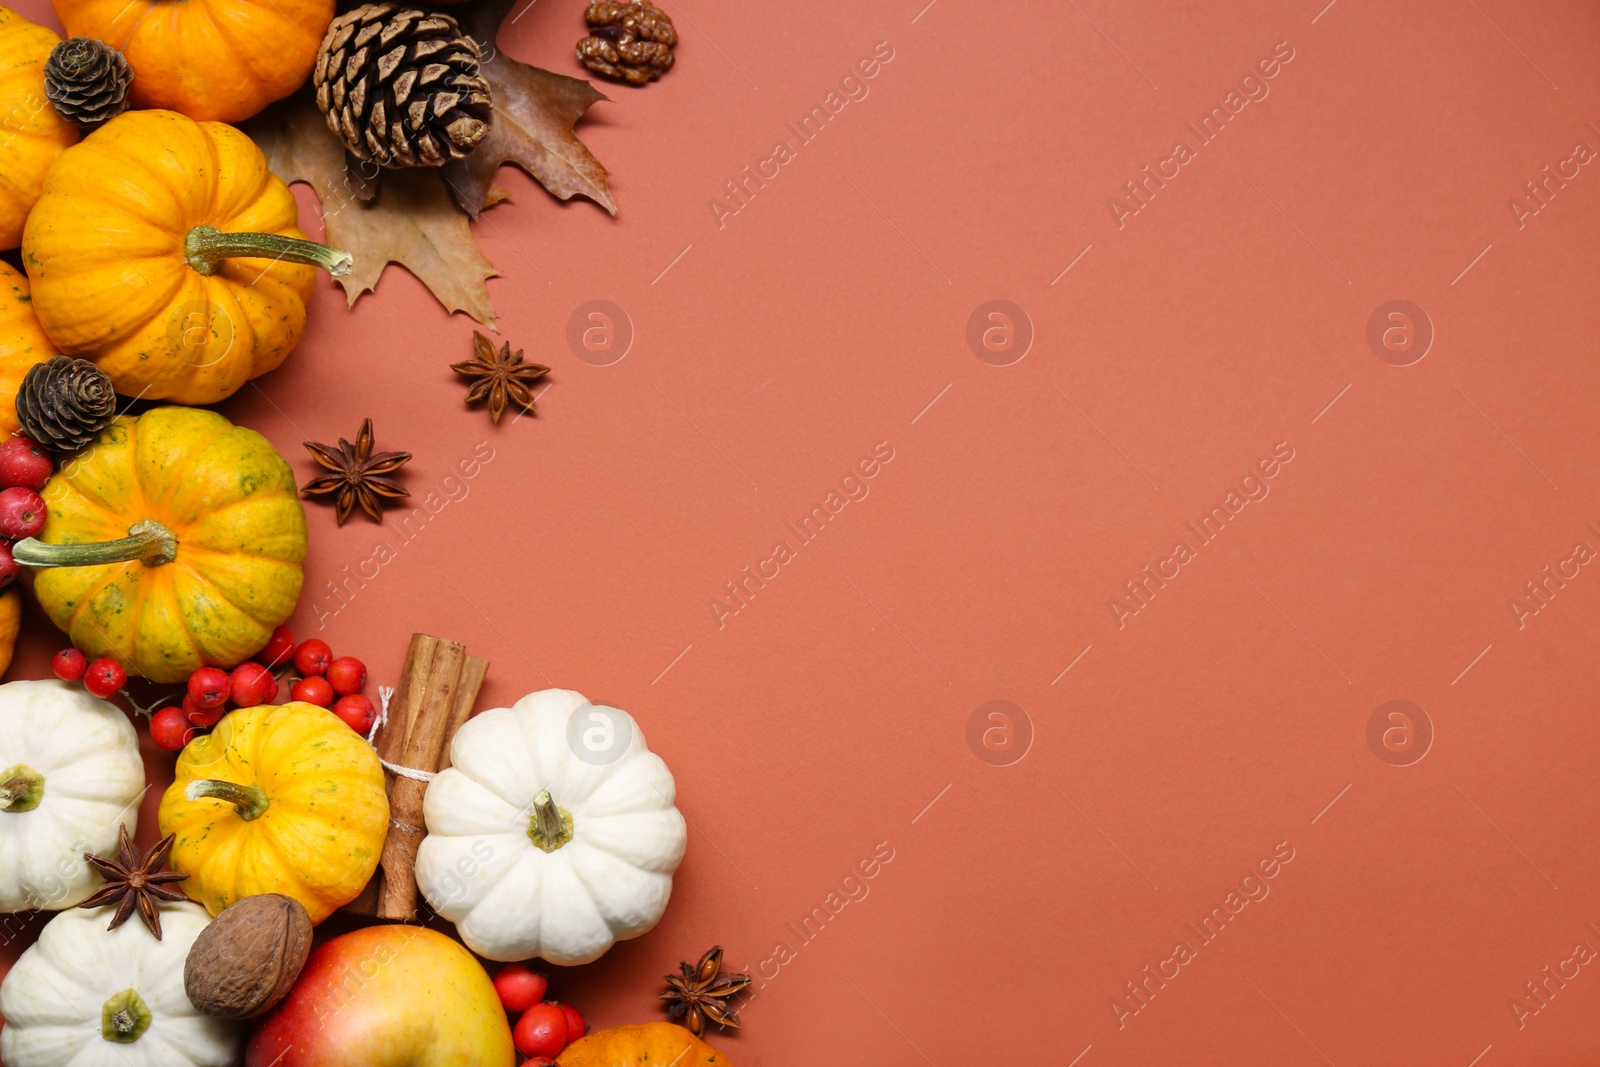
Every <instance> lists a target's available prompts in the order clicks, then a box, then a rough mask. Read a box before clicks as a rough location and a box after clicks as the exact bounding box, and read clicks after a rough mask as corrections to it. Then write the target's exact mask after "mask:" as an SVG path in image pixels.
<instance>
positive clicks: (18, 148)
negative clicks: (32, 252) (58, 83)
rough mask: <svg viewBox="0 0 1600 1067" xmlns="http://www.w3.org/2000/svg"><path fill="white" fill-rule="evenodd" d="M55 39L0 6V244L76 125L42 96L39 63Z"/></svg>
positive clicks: (9, 238) (12, 237) (18, 223)
mask: <svg viewBox="0 0 1600 1067" xmlns="http://www.w3.org/2000/svg"><path fill="white" fill-rule="evenodd" d="M60 42H61V38H59V37H57V36H56V35H55V34H53V33H51V32H50V31H49V30H47V29H45V28H44V27H43V26H35V25H34V24H33V23H31V22H29V21H28V20H27V19H25V18H23V17H22V16H21V15H19V14H17V13H16V12H15V11H13V10H11V9H10V8H9V7H0V248H15V247H17V244H18V242H20V241H21V240H22V223H23V222H24V221H25V220H26V219H27V217H28V209H29V208H31V207H33V202H34V201H35V200H38V199H39V189H40V187H41V186H42V185H43V184H44V173H45V171H47V170H49V169H50V164H52V163H54V162H55V161H56V157H57V156H59V155H60V154H61V152H62V150H63V149H65V148H67V147H68V146H69V145H74V144H77V143H78V128H77V127H76V126H74V125H73V124H72V123H70V122H68V121H67V120H66V119H64V118H62V117H61V116H60V115H58V114H56V109H55V108H53V107H51V106H50V101H48V100H46V99H45V95H44V64H45V60H47V59H49V58H50V49H52V48H54V47H55V46H56V45H57V44H59V43H60Z"/></svg>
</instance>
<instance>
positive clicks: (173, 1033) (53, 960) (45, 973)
mask: <svg viewBox="0 0 1600 1067" xmlns="http://www.w3.org/2000/svg"><path fill="white" fill-rule="evenodd" d="M210 921H211V919H210V917H209V916H208V915H206V909H204V908H202V907H201V906H200V905H198V904H190V903H183V904H162V905H161V931H162V939H161V940H160V941H157V940H156V939H155V938H154V937H153V936H151V933H150V931H149V930H147V929H145V926H144V924H143V923H141V922H139V921H138V920H137V919H134V920H133V921H132V922H126V923H123V924H122V925H121V926H119V927H117V928H116V929H115V930H107V929H106V923H108V922H110V912H109V911H108V910H107V909H104V908H101V909H97V910H94V911H64V912H62V913H61V914H60V915H57V916H56V917H55V918H54V919H51V920H50V922H49V923H47V924H46V925H45V928H44V929H43V930H42V931H40V933H39V940H38V941H36V942H35V943H34V944H33V945H31V946H29V948H28V950H27V951H26V952H24V953H23V954H22V956H21V958H19V959H18V960H17V962H16V963H14V964H12V966H11V970H10V972H8V973H7V974H6V978H5V981H4V982H0V1014H4V1015H5V1019H6V1025H5V1029H3V1030H0V1060H3V1061H4V1062H5V1064H6V1067H64V1065H66V1064H71V1067H227V1065H229V1064H231V1063H233V1062H234V1061H235V1059H237V1058H238V1055H239V1032H238V1029H237V1028H236V1026H235V1024H233V1023H231V1022H228V1021H226V1020H224V1019H213V1018H211V1017H210V1016H208V1015H202V1014H200V1011H199V1009H198V1008H196V1007H195V1006H194V1005H193V1004H191V1003H189V997H188V995H187V994H185V993H184V991H183V963H184V959H185V958H186V957H187V956H188V955H189V947H190V946H191V945H193V944H194V940H195V938H197V937H199V936H200V931H201V930H204V929H205V928H206V924H207V923H209V922H210Z"/></svg>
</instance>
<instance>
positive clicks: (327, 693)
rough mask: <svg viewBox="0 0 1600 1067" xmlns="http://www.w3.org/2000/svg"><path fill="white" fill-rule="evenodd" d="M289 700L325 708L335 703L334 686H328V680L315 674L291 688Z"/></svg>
mask: <svg viewBox="0 0 1600 1067" xmlns="http://www.w3.org/2000/svg"><path fill="white" fill-rule="evenodd" d="M289 699H290V700H303V701H305V702H306V703H307V704H315V705H316V706H317V707H319V708H325V707H327V706H328V705H329V704H332V703H333V686H331V685H329V684H328V680H327V679H326V678H318V677H317V676H316V675H314V674H313V675H312V676H311V677H309V678H302V679H300V680H299V681H298V682H296V683H294V685H292V686H290V687H289Z"/></svg>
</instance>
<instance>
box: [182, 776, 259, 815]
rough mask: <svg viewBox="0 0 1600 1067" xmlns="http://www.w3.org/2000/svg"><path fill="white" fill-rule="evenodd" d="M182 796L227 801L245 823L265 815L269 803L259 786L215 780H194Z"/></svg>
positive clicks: (193, 798) (192, 798)
mask: <svg viewBox="0 0 1600 1067" xmlns="http://www.w3.org/2000/svg"><path fill="white" fill-rule="evenodd" d="M183 795H184V796H185V797H187V798H188V799H190V800H199V799H200V798H201V797H209V798H211V799H212V800H223V801H227V802H228V803H229V804H232V805H233V810H234V811H236V812H238V813H239V818H241V819H243V820H244V821H245V822H250V821H251V820H252V819H259V818H261V816H263V815H265V814H266V813H267V805H268V804H269V803H271V802H270V801H269V800H267V794H266V790H264V789H262V788H261V787H260V786H259V785H239V784H238V783H237V782H223V781H218V780H217V779H215V778H197V779H195V780H194V781H192V782H190V783H189V785H188V788H186V789H185V790H184V791H183Z"/></svg>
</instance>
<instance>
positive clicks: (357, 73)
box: [311, 3, 494, 167]
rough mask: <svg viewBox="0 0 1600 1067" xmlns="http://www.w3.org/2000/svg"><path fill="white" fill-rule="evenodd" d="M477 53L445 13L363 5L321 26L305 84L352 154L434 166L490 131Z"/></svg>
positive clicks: (388, 163) (383, 162) (489, 105)
mask: <svg viewBox="0 0 1600 1067" xmlns="http://www.w3.org/2000/svg"><path fill="white" fill-rule="evenodd" d="M481 58H482V57H481V54H480V52H479V51H478V42H476V41H474V40H473V39H472V38H471V37H469V36H467V35H465V34H463V33H462V32H461V27H460V26H459V25H458V24H457V23H456V20H455V19H453V18H451V17H450V16H449V15H443V14H440V13H438V12H435V11H418V10H415V9H414V8H405V7H400V6H399V5H397V4H387V3H385V4H365V5H363V6H361V7H358V8H355V9H354V10H352V11H350V12H348V13H346V14H343V15H340V16H339V17H338V18H336V19H334V20H333V24H332V25H330V26H329V27H328V33H327V36H326V37H324V38H323V39H322V47H321V50H320V51H319V52H318V54H317V65H316V68H315V69H314V70H313V71H312V72H311V80H312V84H313V85H315V86H316V89H317V106H318V107H319V108H321V109H322V113H323V115H324V116H325V117H326V118H327V120H328V128H329V129H330V130H332V131H333V132H334V133H335V134H337V135H338V137H339V139H340V140H341V141H343V142H344V144H345V147H346V148H348V149H349V150H350V153H351V154H352V155H354V156H355V157H356V158H357V159H370V160H372V161H374V162H376V163H377V164H378V165H379V166H384V167H437V166H440V165H442V164H444V163H448V162H449V161H450V160H452V159H460V158H461V157H463V156H465V155H467V153H469V152H471V151H472V150H473V149H474V148H476V147H477V146H478V142H480V141H482V140H483V139H484V137H486V136H488V133H489V120H490V116H491V115H492V114H493V112H494V104H493V101H492V100H491V98H490V94H489V82H488V80H487V79H485V78H484V76H483V73H482V71H481V70H480V69H479V68H480V60H481Z"/></svg>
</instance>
